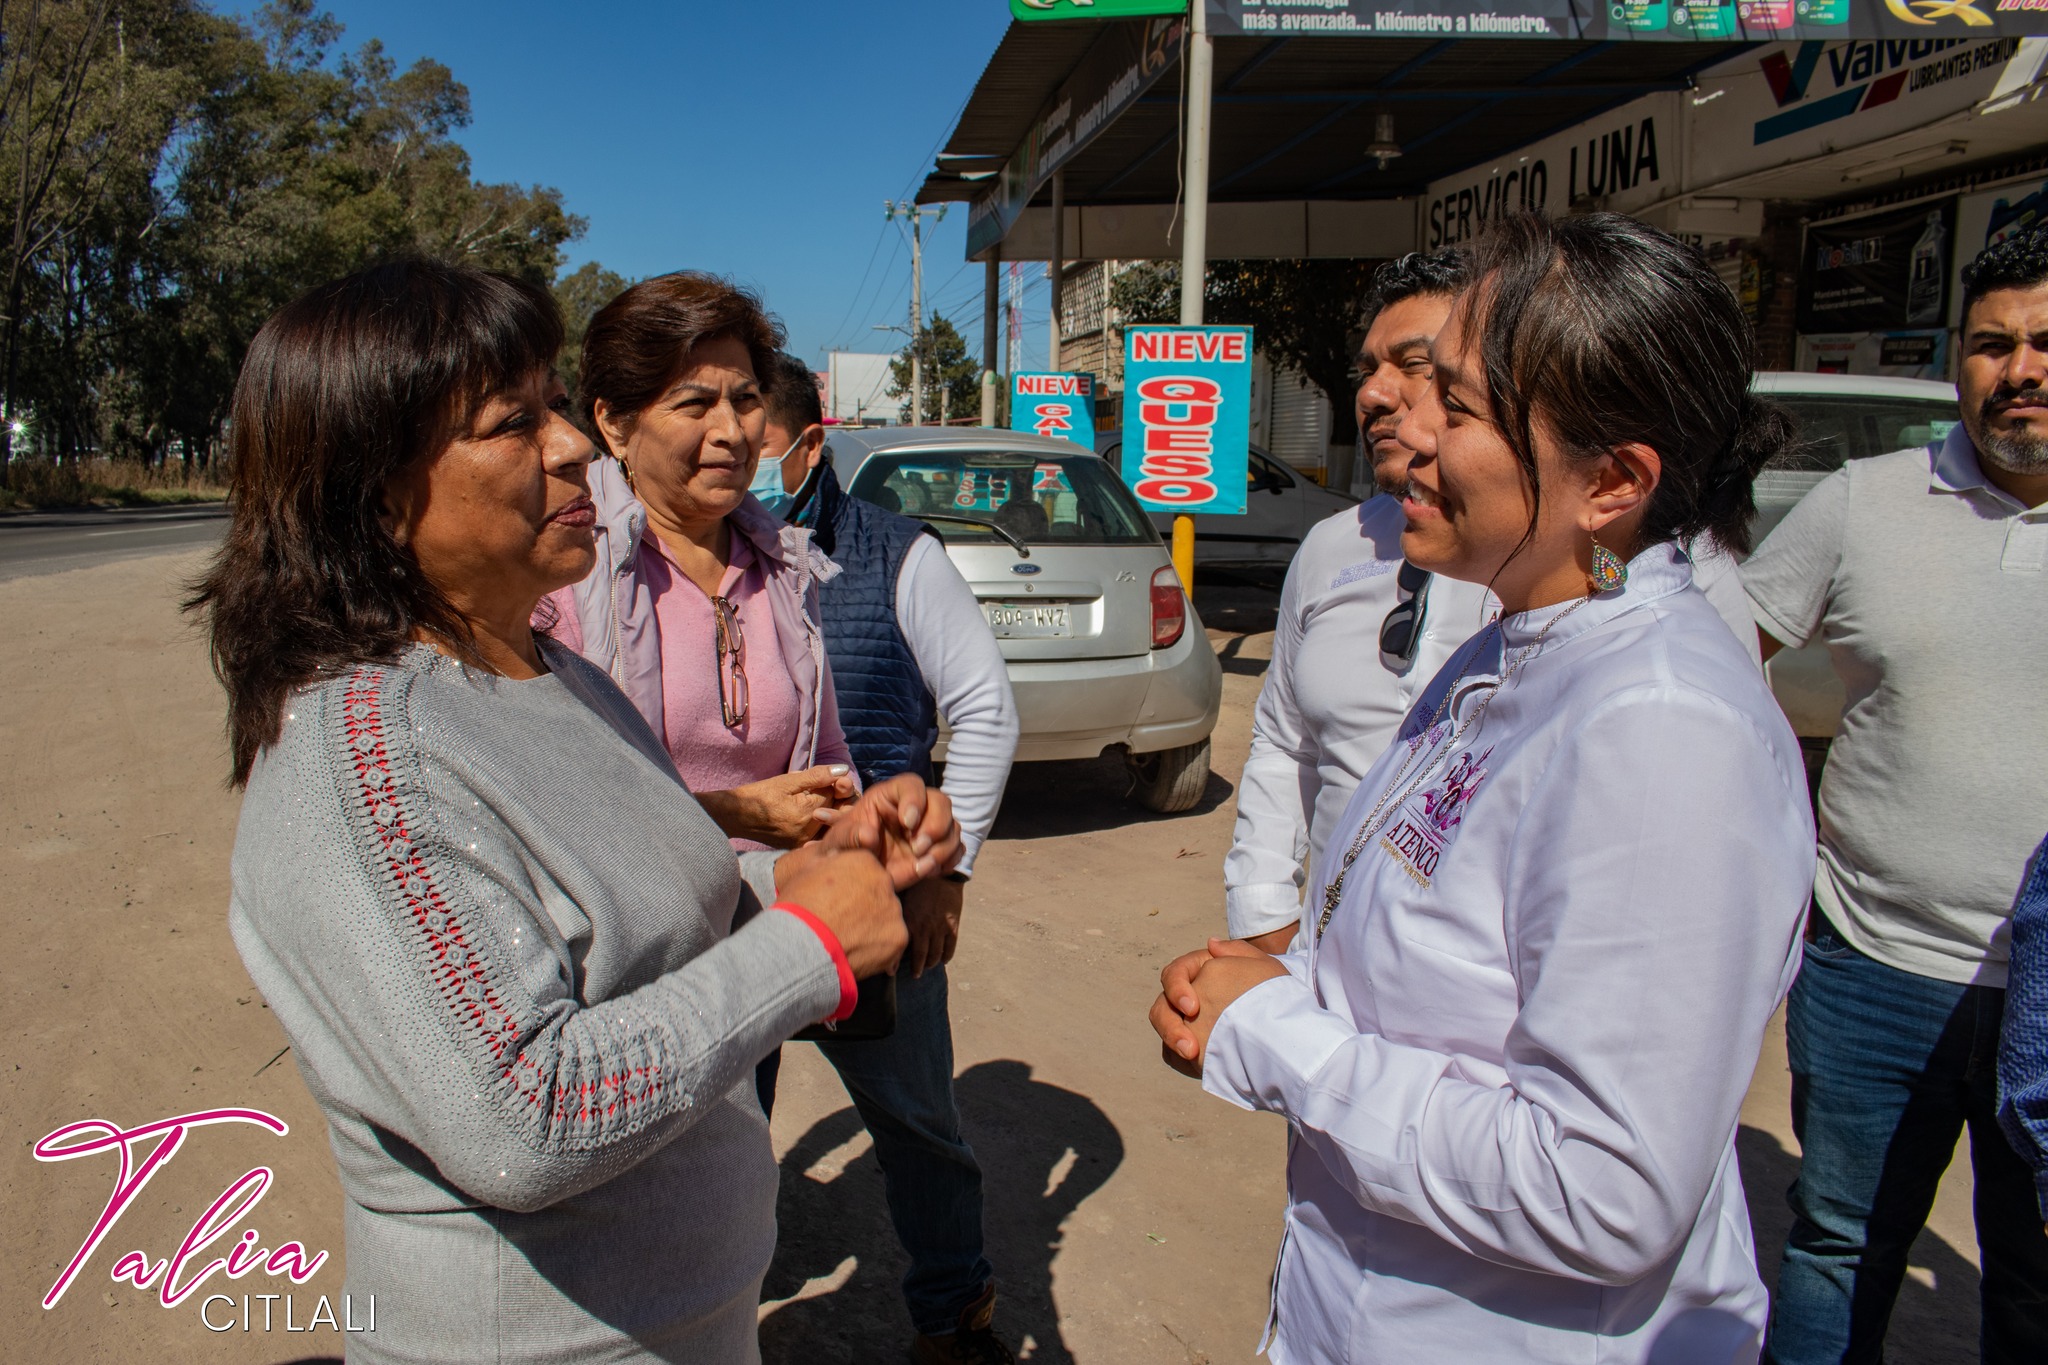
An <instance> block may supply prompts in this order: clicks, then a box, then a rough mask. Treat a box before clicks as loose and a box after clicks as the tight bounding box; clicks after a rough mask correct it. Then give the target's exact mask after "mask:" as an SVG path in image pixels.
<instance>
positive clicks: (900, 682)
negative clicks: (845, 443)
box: [802, 459, 939, 786]
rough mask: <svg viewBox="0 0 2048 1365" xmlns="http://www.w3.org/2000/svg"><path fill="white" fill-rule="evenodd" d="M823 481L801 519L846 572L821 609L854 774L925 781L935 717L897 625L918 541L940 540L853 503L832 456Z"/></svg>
mask: <svg viewBox="0 0 2048 1365" xmlns="http://www.w3.org/2000/svg"><path fill="white" fill-rule="evenodd" d="M817 477H818V486H817V488H816V489H815V490H814V491H813V493H812V495H811V500H812V502H813V503H814V505H815V506H814V509H813V508H807V509H805V510H806V512H808V513H811V515H805V516H803V517H802V521H803V522H804V524H806V525H809V526H811V527H812V528H813V530H812V533H813V535H814V536H815V537H816V539H817V544H818V548H819V549H821V550H823V551H824V552H825V553H826V554H827V555H829V556H831V558H832V561H833V562H834V563H836V564H837V565H839V568H840V570H841V572H840V574H839V576H838V577H837V578H835V579H833V580H832V581H831V582H830V583H827V584H825V586H824V587H823V588H822V589H821V590H820V592H819V605H820V607H821V609H822V610H823V612H824V617H825V619H824V621H823V623H822V624H823V627H824V631H825V655H826V658H827V659H828V660H830V662H831V665H832V685H833V688H834V689H835V690H836V691H837V693H838V695H839V723H840V725H841V726H842V727H843V728H844V729H845V731H846V744H847V747H848V748H849V749H851V750H852V751H853V765H854V769H855V771H857V772H859V773H860V780H861V782H862V784H863V785H866V786H872V785H874V784H875V783H876V782H879V781H881V780H882V779H884V778H888V777H894V776H896V775H897V774H898V773H916V774H917V775H918V776H919V777H922V778H923V779H925V780H926V781H927V782H929V781H930V780H931V777H932V746H933V745H934V744H936V743H938V739H939V711H938V706H937V704H936V703H935V702H934V701H933V700H932V690H931V688H930V687H929V686H927V685H926V684H925V680H924V674H923V673H922V672H921V671H919V669H918V666H917V658H916V656H915V655H913V654H912V653H911V652H910V642H909V641H908V640H906V639H904V638H903V627H902V626H901V625H900V624H899V623H898V622H897V620H896V580H897V578H898V576H899V575H901V573H902V572H903V560H904V557H905V556H907V555H908V554H909V553H910V547H911V546H912V545H914V544H916V543H917V538H918V537H919V536H924V535H933V534H934V533H933V531H932V528H931V527H929V526H926V525H925V524H924V523H923V522H920V521H913V520H911V519H910V518H909V517H905V516H899V515H898V514H896V513H894V512H886V511H883V510H882V509H881V508H879V507H877V506H875V505H874V504H873V503H869V502H862V501H861V500H860V499H859V498H856V497H851V496H849V495H848V494H847V492H846V491H845V490H844V489H842V488H841V487H840V486H839V480H838V479H837V478H836V477H835V476H834V475H833V473H832V464H831V461H830V460H829V459H828V460H826V461H825V462H823V463H822V464H821V465H820V466H819V469H818V476H817ZM935 538H936V537H935Z"/></svg>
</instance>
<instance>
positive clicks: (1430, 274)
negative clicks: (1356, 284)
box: [1365, 247, 1472, 326]
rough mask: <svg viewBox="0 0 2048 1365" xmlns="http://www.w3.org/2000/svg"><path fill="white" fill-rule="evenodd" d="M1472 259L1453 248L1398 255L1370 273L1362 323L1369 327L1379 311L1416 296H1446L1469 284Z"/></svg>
mask: <svg viewBox="0 0 2048 1365" xmlns="http://www.w3.org/2000/svg"><path fill="white" fill-rule="evenodd" d="M1471 268H1472V260H1471V257H1469V256H1467V255H1466V254H1465V253H1464V252H1463V251H1460V250H1458V249H1457V248H1455V247H1445V248H1444V249H1443V250H1441V251H1411V252H1409V253H1408V254H1407V255H1405V256H1397V257H1396V258H1394V259H1393V260H1391V261H1388V262H1387V263H1386V264H1385V265H1383V266H1381V267H1380V268H1379V269H1378V270H1375V271H1374V272H1373V274H1372V284H1371V286H1370V287H1368V288H1367V290H1366V294H1365V321H1366V325H1368V326H1370V325H1371V324H1372V320H1373V319H1374V318H1375V317H1378V316H1379V314H1380V313H1381V311H1382V310H1384V309H1386V308H1387V307H1389V306H1391V305H1393V304H1396V303H1399V302H1400V301H1401V300H1403V299H1412V298H1414V297H1415V296H1416V295H1418V294H1435V295H1440V296H1444V297H1448V296H1451V295H1454V294H1457V293H1460V292H1461V291H1463V289H1464V288H1465V286H1466V284H1468V283H1469V282H1470V281H1471Z"/></svg>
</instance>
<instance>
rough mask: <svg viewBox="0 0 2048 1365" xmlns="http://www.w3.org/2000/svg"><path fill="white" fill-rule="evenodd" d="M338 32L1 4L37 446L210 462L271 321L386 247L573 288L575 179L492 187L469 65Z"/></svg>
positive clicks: (16, 321)
mask: <svg viewBox="0 0 2048 1365" xmlns="http://www.w3.org/2000/svg"><path fill="white" fill-rule="evenodd" d="M341 36H342V28H341V25H340V24H339V23H337V22H336V21H335V20H334V18H333V17H332V16H331V15H328V14H326V13H324V12H322V11H320V10H318V9H317V8H316V7H315V0H271V2H270V3H268V4H266V5H264V6H263V7H262V8H261V9H260V10H259V11H258V12H257V13H256V15H255V16H254V18H253V19H252V20H251V21H249V22H244V21H242V20H239V19H235V18H232V17H227V16H223V15H218V14H215V13H213V12H211V11H210V10H208V9H206V8H205V7H204V5H203V4H202V3H201V2H200V0H0V346H4V357H0V385H4V392H0V403H4V404H5V406H6V410H7V411H8V412H9V413H10V414H28V415H30V416H32V421H31V422H30V429H31V433H30V437H29V441H30V444H31V445H32V446H33V447H34V449H35V450H36V451H37V452H38V453H42V454H47V455H53V456H58V457H62V456H63V455H65V454H67V453H74V454H75V453H80V452H85V451H98V452H101V453H106V454H116V455H121V454H127V455H137V456H140V457H142V458H145V459H148V460H151V461H156V460H161V459H163V458H166V457H167V456H168V455H171V454H177V455H178V456H179V457H181V458H183V459H184V460H185V461H187V462H188V463H190V462H192V461H195V460H198V461H204V460H206V459H208V458H209V456H210V452H212V451H213V450H215V449H217V448H218V446H219V443H220V437H221V432H222V429H223V425H224V423H225V421H226V417H227V406H228V402H229V398H230V395H231V392H232V389H233V385H234V381H235V375H236V372H237V370H238V369H239V367H240V365H241V360H242V356H243V354H244V352H245V351H246V349H247V347H248V344H249V341H250V339H251V338H252V337H253V336H254V335H255V332H256V329H257V328H258V327H260V326H261V325H262V323H263V321H264V320H265V319H266V318H268V317H269V316H270V315H271V314H272V313H273V312H275V311H276V309H277V308H278V307H279V306H280V305H282V304H283V303H284V302H285V301H287V300H288V299H290V298H292V297H293V296H295V295H297V294H298V293H300V292H302V291H303V290H305V289H307V288H309V287H310V286H312V285H314V284H317V283H319V282H321V281H323V280H328V279H332V278H334V277H335V276H337V275H341V274H344V273H346V272H348V271H350V270H354V269H357V268H359V267H361V266H363V265H366V264H368V263H370V262H373V261H376V260H380V259H386V258H389V257H392V256H396V255H402V254H424V255H431V256H437V257H442V258H446V259H452V260H457V261H462V262H464V263H467V264H471V265H476V266H480V267H483V268H486V269H492V270H502V271H505V272H508V273H510V274H514V275H517V276H519V277H521V278H524V279H527V280H531V281H533V282H535V283H537V284H542V285H550V284H552V283H553V282H554V280H555V278H556V276H557V275H558V274H559V273H560V272H561V266H562V248H563V247H564V245H565V244H566V243H568V242H570V241H573V240H574V239H575V238H576V237H577V236H578V235H579V234H580V233H581V232H582V231H583V227H584V224H583V220H582V219H580V218H577V217H576V216H575V215H573V214H571V213H569V212H568V211H567V209H566V208H565V206H564V204H563V202H562V196H561V195H560V193H559V192H558V191H556V190H553V189H550V188H547V187H544V186H526V185H516V184H489V183H480V182H478V181H477V180H476V178H475V176H474V174H473V172H472V167H471V163H470V159H469V156H468V153H467V152H466V151H464V149H463V148H462V146H461V145H460V144H459V143H458V142H457V141H456V140H455V138H456V135H457V134H458V133H459V132H460V130H461V129H462V128H463V127H465V126H466V125H467V124H468V122H469V117H470V103H469V92H468V90H467V89H466V88H465V87H464V86H463V85H462V84H461V82H459V81H457V80H456V79H455V76H454V73H453V72H451V71H450V70H449V69H448V68H447V67H446V66H444V65H442V64H441V63H439V62H436V61H433V60H431V59H425V60H421V61H418V62H414V63H413V64H412V65H410V66H408V67H406V68H404V69H402V70H401V69H399V67H398V66H397V64H396V63H394V62H393V61H392V60H391V59H390V57H389V56H388V55H387V54H386V52H385V51H384V49H383V47H382V46H381V45H380V44H378V43H377V42H375V41H371V42H368V43H365V44H363V45H362V46H360V47H358V48H357V49H356V50H355V51H353V52H352V53H349V54H347V55H336V53H337V50H338V44H339V42H340V39H341ZM614 278H615V277H614ZM597 283H598V284H602V283H603V281H601V280H600V281H598V282H597ZM572 311H573V310H572ZM583 316H584V319H585V320H587V316H588V313H587V310H586V312H585V313H584V315H583ZM572 327H573V328H574V332H575V337H576V339H578V340H580V335H581V324H580V323H577V322H575V321H574V320H573V319H572ZM10 434H11V432H10V430H9V428H8V426H7V425H5V424H0V443H4V442H6V441H7V440H8V439H9V436H10ZM4 453H6V452H5V449H4V445H0V454H4ZM0 468H4V466H0Z"/></svg>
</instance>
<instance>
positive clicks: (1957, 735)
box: [1743, 229, 2048, 1365]
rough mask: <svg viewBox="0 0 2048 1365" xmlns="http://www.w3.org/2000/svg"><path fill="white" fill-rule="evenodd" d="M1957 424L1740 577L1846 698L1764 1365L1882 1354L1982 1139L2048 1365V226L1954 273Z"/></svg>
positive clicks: (1824, 784)
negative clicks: (2036, 1079) (2010, 1101)
mask: <svg viewBox="0 0 2048 1365" xmlns="http://www.w3.org/2000/svg"><path fill="white" fill-rule="evenodd" d="M1963 281H1964V303H1963V331H1962V367H1961V374H1960V377H1959V380H1958V385H1957V387H1958V389H1959V390H1960V394H1961V398H1962V412H1961V416H1962V422H1961V425H1959V426H1957V427H1956V428H1954V429H1953V430H1951V431H1950V432H1949V433H1948V435H1947V437H1946V438H1945V439H1943V440H1941V441H1938V442H1936V443H1934V444H1933V445H1930V446H1928V447H1926V448H1925V449H1916V450H1902V451H1899V452H1897V453H1895V454H1891V455H1884V456H1879V457H1877V458H1875V459H1868V460H1857V461H1854V462H1852V463H1851V464H1849V465H1847V466H1846V467H1844V468H1843V469H1841V470H1839V471H1837V472H1836V473H1835V474H1833V475H1831V476H1829V477H1828V478H1827V479H1826V480H1825V481H1823V482H1822V483H1821V484H1820V485H1819V486H1818V487H1816V488H1815V489H1814V490H1813V492H1811V493H1810V494H1808V495H1807V496H1806V498H1805V499H1804V500H1802V501H1801V502H1800V504H1799V505H1798V506H1797V507H1795V508H1794V509H1793V510H1792V514H1791V515H1790V516H1788V517H1787V518H1786V519H1785V521H1784V523H1783V524H1782V525H1780V526H1779V527H1778V529H1777V530H1776V531H1774V532H1772V534H1771V536H1770V538H1769V539H1768V540H1766V541H1765V542H1764V543H1763V545H1762V546H1761V547H1760V548H1759V549H1758V550H1757V553H1756V555H1755V557H1754V558H1752V559H1751V560H1750V561H1749V562H1748V563H1747V564H1746V565H1745V566H1744V567H1743V578H1744V581H1745V583H1746V585H1747V587H1748V590H1749V595H1750V599H1751V602H1752V604H1753V605H1754V607H1755V612H1756V620H1757V624H1758V625H1759V627H1761V629H1762V630H1763V632H1764V635H1765V639H1764V650H1765V653H1766V654H1767V655H1768V654H1771V653H1775V652H1776V651H1777V650H1778V649H1780V648H1783V647H1791V648H1799V647H1801V646H1804V645H1805V644H1807V643H1808V642H1809V641H1811V640H1814V639H1821V640H1825V641H1826V643H1827V646H1828V652H1829V655H1830V657H1831V658H1832V660H1833V662H1834V666H1835V671H1836V673H1837V674H1839V675H1840V677H1841V679H1842V682H1843V685H1844V686H1845V688H1846V689H1847V691H1848V704H1847V706H1846V707H1845V708H1844V709H1843V712H1842V724H1841V730H1840V733H1839V735H1838V736H1837V738H1836V740H1835V742H1834V746H1833V749H1832V751H1831V753H1830V754H1829V756H1828V763H1827V770H1826V773H1825V775H1824V776H1823V777H1822V779H1821V787H1820V837H1819V843H1820V862H1819V865H1818V869H1817V871H1816V872H1815V876H1814V905H1813V914H1812V916H1811V919H1810V922H1809V925H1808V930H1807V943H1806V950H1805V961H1804V964H1803V966H1802V969H1801V971H1800V974H1799V979H1798V982H1797V984H1796V985H1795V986H1794V988H1793V991H1792V997H1791V1002H1790V1006H1789V1012H1788V1014H1787V1017H1786V1033H1787V1041H1788V1043H1789V1045H1790V1052H1791V1062H1792V1081H1793V1089H1792V1114H1793V1125H1794V1128H1795V1130H1796V1131H1797V1132H1798V1134H1799V1141H1800V1146H1801V1150H1802V1154H1803V1155H1802V1162H1801V1167H1800V1174H1799V1178H1798V1180H1797V1181H1796V1182H1795V1183H1794V1184H1793V1186H1792V1190H1791V1193H1790V1196H1789V1197H1790V1201H1791V1204H1792V1208H1793V1212H1794V1213H1795V1215H1796V1221H1795V1222H1794V1225H1793V1228H1792V1231H1791V1234H1790V1236H1789V1237H1788V1238H1787V1241H1786V1246H1785V1259H1784V1265H1783V1269H1782V1270H1780V1272H1779V1276H1778V1292H1777V1301H1776V1305H1775V1307H1774V1310H1773V1314H1772V1320H1771V1332H1770V1339H1769V1342H1768V1344H1767V1346H1766V1359H1767V1360H1770V1361H1773V1362H1776V1363H1777V1365H1807V1363H1808V1362H1815V1363H1816V1365H1817V1363H1818V1362H1821V1361H1828V1362H1835V1361H1847V1360H1858V1361H1860V1360H1873V1361H1874V1360H1878V1359H1880V1358H1881V1357H1882V1354H1883V1347H1884V1335H1885V1328H1886V1324H1887V1323H1888V1321H1889V1320H1890V1316H1891V1309H1892V1304H1893V1301H1894V1300H1895V1298H1896V1297H1897V1295H1898V1290H1899V1283H1900V1280H1901V1278H1902V1276H1903V1275H1904V1273H1905V1269H1906V1254H1907V1249H1908V1247H1909V1246H1910V1245H1911V1243H1912V1241H1913V1239H1914V1237H1915V1236H1916V1235H1917V1234H1918V1233H1919V1231H1920V1228H1921V1226H1922V1224H1923V1223H1925V1221H1926V1218H1927V1212H1928V1209H1929V1208H1930V1207H1931V1206H1932V1204H1933V1200H1934V1194H1935V1188H1936V1186H1937V1185H1938V1183H1939V1182H1940V1179H1941V1174H1942V1172H1943V1170H1944V1169H1946V1167H1947V1166H1948V1163H1949V1159H1950V1156H1951V1155H1952V1153H1953V1152H1954V1151H1955V1147H1956V1142H1957V1139H1958V1137H1959V1136H1960V1135H1961V1133H1962V1131H1963V1129H1964V1128H1965V1127H1966V1126H1967V1127H1968V1129H1969V1131H1970V1153H1971V1165H1972V1168H1973V1171H1974V1176H1975V1185H1976V1217H1977V1240H1978V1246H1979V1249H1980V1251H1981V1253H1982V1258H1983V1278H1982V1280H1981V1282H1980V1293H1981V1298H1982V1305H1983V1325H1982V1337H1981V1348H1982V1358H1983V1359H1984V1360H1985V1361H1987V1362H2019V1361H2031V1362H2039V1361H2043V1360H2048V1236H2044V1234H2043V1231H2042V1227H2041V1223H2040V1222H2039V1220H2038V1219H2037V1218H2036V1217H2035V1213H2036V1209H2035V1205H2034V1198H2033V1194H2034V1186H2033V1181H2032V1179H2031V1178H2030V1176H2029V1173H2028V1171H2027V1168H2026V1166H2025V1164H2024V1163H2023V1162H2022V1161H2021V1160H2020V1159H2019V1158H2018V1157H2017V1156H2016V1155H2015V1154H2014V1153H2013V1151H2012V1150H2011V1148H2010V1147H2009V1146H2008V1145H2007V1144H2006V1142H2005V1140H2004V1138H2003V1137H2002V1136H2001V1134H2000V1131H1999V1127H1998V1122H1997V1093H1996V1058H1997V1052H1998V1041H1999V1029H2000V1020H2001V1016H2002V1014H2003V1011H2004V1005H2005V984H2006V962H2007V957H2008V948H2009V944H2010V933H2011V920H2010V914H2011V907H2012V904H2013V896H2014V891H2015V889H2016V888H2017V887H2018V886H2019V885H2020V882H2021V880H2022V878H2023V876H2024V875H2025V869H2026V865H2027V858H2028V855H2029V853H2030V852H2031V851H2032V850H2033V848H2034V845H2035V843H2036V841H2037V840H2039V838H2040V834H2041V821H2042V815H2041V812H2042V811H2043V809H2044V808H2048V717H2044V715H2043V710H2042V706H2041V697H2042V681H2043V679H2044V678H2048V231H2044V230H2041V229H2036V230H2035V231H2034V232H2032V233H2030V234H2025V235H2022V236H2020V237H2015V238H2011V239H2008V240H2007V241H2005V242H2003V243H2001V244H1999V245H1997V246H1994V247H1991V248H1989V249H1987V250H1986V251H1985V252H1984V253H1983V254H1982V255H1980V256H1979V257H1978V258H1977V260H1976V261H1975V262H1974V263H1973V264H1972V265H1971V266H1970V267H1969V268H1967V269H1966V270H1965V271H1964V272H1963Z"/></svg>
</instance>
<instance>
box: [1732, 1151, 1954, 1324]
mask: <svg viewBox="0 0 2048 1365" xmlns="http://www.w3.org/2000/svg"><path fill="white" fill-rule="evenodd" d="M1735 1154H1736V1156H1737V1158H1738V1159H1739V1160H1740V1161H1741V1163H1742V1186H1743V1189H1744V1190H1745V1191H1746V1192H1747V1193H1748V1195H1749V1216H1750V1220H1751V1223H1752V1225H1753V1226H1754V1228H1755V1230H1756V1261H1757V1269H1758V1270H1759V1272H1761V1273H1762V1275H1763V1278H1764V1284H1765V1286H1766V1287H1768V1288H1770V1289H1771V1290H1772V1291H1773V1293H1774V1294H1775V1292H1776V1288H1777V1283H1778V1263H1779V1261H1780V1259H1781V1258H1782V1256H1783V1254H1784V1250H1785V1234H1786V1233H1787V1232H1789V1231H1791V1228H1792V1210H1791V1208H1790V1206H1788V1205H1787V1204H1786V1202H1785V1192H1786V1191H1787V1190H1788V1189H1790V1188H1791V1186H1792V1181H1793V1179H1794V1178H1795V1177H1796V1176H1797V1175H1798V1174H1799V1158H1798V1157H1797V1156H1796V1155H1794V1154H1793V1153H1791V1152H1788V1151H1786V1150H1785V1148H1784V1146H1783V1145H1782V1144H1780V1143H1779V1141H1778V1139H1776V1138H1775V1137H1772V1136H1771V1135H1770V1134H1769V1133H1766V1132H1764V1131H1763V1130H1762V1129H1760V1128H1749V1127H1744V1128H1742V1129H1741V1130H1740V1131H1738V1132H1737V1133H1736V1136H1735ZM1907 1264H1908V1265H1909V1266H1910V1267H1911V1270H1910V1271H1909V1273H1908V1274H1907V1276H1906V1281H1905V1283H1904V1284H1903V1285H1901V1286H1900V1287H1899V1301H1898V1304H1897V1306H1896V1307H1894V1308H1893V1309H1892V1323H1891V1330H1890V1331H1889V1332H1888V1333H1886V1336H1885V1354H1886V1356H1887V1358H1889V1359H1891V1360H1901V1361H1907V1360H1909V1361H1912V1362H1913V1365H1974V1362H1975V1361H1976V1359H1977V1337H1976V1333H1974V1332H1972V1333H1970V1334H1969V1335H1968V1336H1967V1337H1959V1336H1958V1335H1957V1333H1956V1330H1955V1328H1956V1324H1957V1323H1961V1322H1968V1323H1974V1322H1976V1320H1977V1312H1978V1308H1977V1279H1978V1276H1977V1267H1975V1266H1973V1265H1971V1264H1970V1263H1969V1261H1967V1260H1965V1259H1964V1258H1963V1257H1962V1256H1961V1255H1959V1254H1958V1253H1957V1252H1956V1250H1955V1248H1954V1247H1951V1246H1950V1245H1949V1244H1948V1243H1947V1242H1945V1241H1943V1240H1942V1239H1941V1238H1940V1237H1939V1236H1937V1235H1935V1234H1934V1233H1933V1232H1929V1231H1925V1230H1923V1231H1922V1232H1921V1233H1920V1236H1919V1238H1918V1239H1916V1240H1915V1241H1914V1243H1913V1250H1912V1254H1911V1255H1910V1256H1909V1257H1908V1258H1907Z"/></svg>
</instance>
